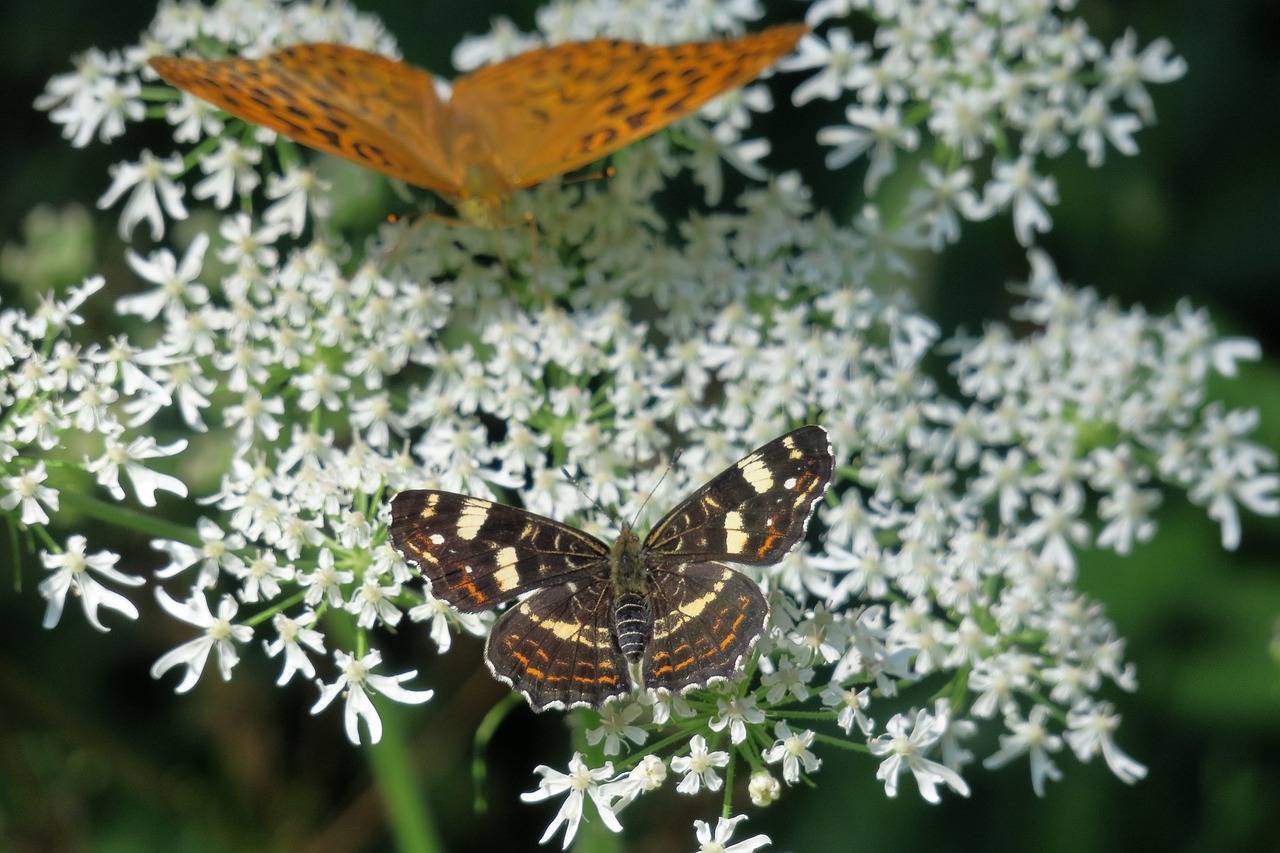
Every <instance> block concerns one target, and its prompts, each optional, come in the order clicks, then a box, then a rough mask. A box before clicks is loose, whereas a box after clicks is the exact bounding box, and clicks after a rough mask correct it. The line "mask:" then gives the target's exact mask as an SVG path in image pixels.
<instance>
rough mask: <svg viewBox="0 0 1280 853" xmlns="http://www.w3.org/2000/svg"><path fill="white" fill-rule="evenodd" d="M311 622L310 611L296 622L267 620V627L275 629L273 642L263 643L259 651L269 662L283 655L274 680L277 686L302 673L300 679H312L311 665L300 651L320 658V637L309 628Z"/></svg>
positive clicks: (313, 619) (278, 618)
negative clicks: (313, 653)
mask: <svg viewBox="0 0 1280 853" xmlns="http://www.w3.org/2000/svg"><path fill="white" fill-rule="evenodd" d="M315 622H316V614H315V611H314V610H308V611H306V612H304V613H303V614H302V615H300V616H299V617H298V618H297V619H292V618H290V617H288V616H286V615H285V614H283V613H277V614H276V615H275V616H272V617H271V625H272V626H273V627H274V628H275V629H276V635H277V636H276V639H274V640H263V641H262V648H263V650H264V651H266V653H267V657H269V658H273V657H275V656H277V655H278V654H280V653H281V652H284V668H283V669H282V670H281V672H280V677H279V678H277V679H276V684H277V685H278V686H283V685H285V684H288V683H289V680H290V679H291V678H293V674H294V673H295V672H300V673H302V677H303V678H309V679H310V678H315V677H316V668H315V665H314V664H312V663H311V658H310V657H308V656H307V651H306V649H304V648H303V646H306V648H307V649H311V651H313V652H315V653H316V654H319V655H322V654H324V634H322V633H320V632H319V631H317V630H315V629H314V628H312V627H311V626H312V625H314V624H315Z"/></svg>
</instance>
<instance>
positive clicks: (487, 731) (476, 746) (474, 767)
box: [471, 692, 522, 814]
mask: <svg viewBox="0 0 1280 853" xmlns="http://www.w3.org/2000/svg"><path fill="white" fill-rule="evenodd" d="M521 701H522V700H521V698H520V694H519V693H514V692H513V693H510V694H508V695H507V697H506V698H505V699H503V700H502V701H500V702H499V703H498V704H497V705H494V706H493V708H492V709H491V710H490V711H489V713H487V714H485V715H484V719H483V720H481V721H480V725H479V727H478V728H477V729H476V736H475V740H474V741H473V742H472V751H471V783H472V784H473V785H474V786H475V789H476V798H475V803H474V806H473V808H474V809H475V812H476V814H485V813H486V812H488V811H489V802H488V800H487V799H486V797H485V779H486V778H487V776H488V765H487V764H485V758H486V757H487V756H488V753H489V741H490V740H492V739H493V733H494V732H496V731H497V730H498V726H499V725H500V724H501V723H502V721H503V720H505V719H506V718H507V715H508V714H510V713H511V712H512V711H513V710H515V708H516V706H517V705H519V704H520V703H521Z"/></svg>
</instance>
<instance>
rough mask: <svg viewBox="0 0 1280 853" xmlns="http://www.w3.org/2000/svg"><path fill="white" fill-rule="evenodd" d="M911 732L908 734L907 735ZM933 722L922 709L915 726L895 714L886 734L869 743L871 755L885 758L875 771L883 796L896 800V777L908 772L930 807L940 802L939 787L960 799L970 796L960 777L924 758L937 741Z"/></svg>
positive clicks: (917, 715) (914, 723)
mask: <svg viewBox="0 0 1280 853" xmlns="http://www.w3.org/2000/svg"><path fill="white" fill-rule="evenodd" d="M908 729H910V731H908ZM940 734H941V733H940V731H939V729H938V727H937V726H936V721H935V720H934V719H933V718H931V717H930V716H929V712H928V711H925V710H924V709H921V710H920V711H918V712H917V713H916V717H915V720H914V722H913V721H911V720H909V719H908V718H907V717H905V716H903V715H902V714H895V715H894V716H893V718H892V719H891V720H889V725H888V726H887V727H886V733H885V734H883V735H880V736H879V737H877V738H875V739H873V740H872V741H870V742H869V743H868V744H867V746H868V747H869V748H870V749H871V754H872V755H877V756H886V758H885V760H884V761H883V762H881V763H880V767H879V768H878V769H877V770H876V778H877V779H880V780H882V781H883V782H884V792H885V794H886V795H888V796H890V797H896V796H898V776H899V775H900V774H901V772H902V771H903V769H906V770H909V771H911V773H912V775H914V776H915V778H916V784H917V785H918V786H919V787H920V796H922V797H924V798H925V799H926V800H927V801H929V802H931V803H937V802H940V801H941V799H942V797H941V796H940V795H939V794H938V785H939V784H945V785H946V786H947V787H949V788H950V789H951V790H953V791H955V792H956V793H957V794H959V795H960V796H962V797H967V796H969V785H968V783H966V782H965V781H964V779H963V778H962V777H961V776H960V774H959V773H957V772H956V771H954V770H952V769H951V768H950V767H947V766H946V765H945V764H939V763H938V762H936V761H931V760H929V759H928V758H926V757H925V753H926V752H928V751H929V750H930V749H931V748H932V747H933V746H934V745H935V744H937V742H938V739H939V737H940Z"/></svg>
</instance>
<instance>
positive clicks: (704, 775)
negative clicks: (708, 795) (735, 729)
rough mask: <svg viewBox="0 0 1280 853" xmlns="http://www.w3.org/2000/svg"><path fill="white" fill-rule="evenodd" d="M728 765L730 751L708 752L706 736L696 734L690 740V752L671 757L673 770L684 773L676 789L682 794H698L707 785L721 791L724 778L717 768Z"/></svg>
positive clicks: (710, 789)
mask: <svg viewBox="0 0 1280 853" xmlns="http://www.w3.org/2000/svg"><path fill="white" fill-rule="evenodd" d="M728 765H729V753H727V752H725V751H724V750H716V751H715V752H708V751H707V741H706V738H704V737H703V736H702V735H694V736H693V737H692V738H690V740H689V754H688V755H687V756H683V755H677V756H675V757H674V758H672V759H671V770H672V772H674V773H683V774H684V778H683V779H681V780H680V784H679V785H677V786H676V790H677V791H679V792H680V793H682V794H696V793H698V791H699V790H701V788H702V786H703V785H706V786H707V790H708V791H719V790H720V786H721V785H723V784H724V780H723V779H721V778H720V777H719V776H718V775H717V774H716V768H718V767H727V766H728Z"/></svg>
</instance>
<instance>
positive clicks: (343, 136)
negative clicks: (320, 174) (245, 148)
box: [148, 44, 466, 198]
mask: <svg viewBox="0 0 1280 853" xmlns="http://www.w3.org/2000/svg"><path fill="white" fill-rule="evenodd" d="M148 64H149V65H150V66H151V67H152V68H153V69H155V72H156V73H157V74H159V75H160V77H161V78H162V79H164V80H165V81H166V82H168V83H170V84H172V85H174V86H176V87H177V88H179V89H182V90H183V91H186V92H190V93H191V94H193V95H195V96H197V97H199V98H203V99H204V100H206V101H208V102H209V103H211V104H214V105H216V106H218V107H221V108H222V109H224V110H226V111H227V112H229V113H231V114H232V115H233V116H236V117H237V118H241V119H244V120H245V121H248V122H252V123H253V124H260V125H262V126H263V127H269V128H271V129H272V130H274V131H276V132H277V133H281V134H283V135H285V136H287V137H289V138H290V139H293V140H295V141H297V142H301V143H302V144H303V145H309V146H311V147H312V148H317V149H319V150H321V151H325V152H328V153H330V154H336V155H337V156H339V157H345V158H346V159H348V160H352V161H354V162H356V163H359V164H360V165H362V166H367V167H368V168H370V169H373V170H374V171H376V172H381V173H382V174H384V175H390V176H391V177H393V178H399V179H400V180H402V181H406V182H408V183H410V184H413V185H415V186H419V187H424V188H426V189H429V190H432V191H433V192H438V193H441V194H443V195H447V196H449V197H453V198H457V197H459V196H461V195H462V194H463V183H464V180H465V175H466V164H465V163H462V162H459V161H458V160H457V159H456V158H454V157H453V156H452V155H451V154H450V152H449V151H448V150H447V149H446V148H445V146H444V144H443V140H444V139H445V138H446V136H445V133H444V129H445V127H446V126H447V125H448V124H449V123H450V116H449V110H448V105H447V104H445V103H443V102H442V101H441V100H440V98H439V96H438V95H437V94H436V91H435V85H434V83H433V80H432V77H431V75H430V74H428V73H427V72H425V71H422V70H421V69H418V68H414V67H413V66H412V65H406V64H405V63H403V62H397V61H396V60H394V59H388V58H387V57H385V56H380V55H378V54H375V53H368V52H366V51H363V50H360V49H358V48H354V47H349V46H347V45H341V44H300V45H296V46H294V47H289V48H285V49H284V50H278V51H276V52H275V53H272V54H270V55H268V56H264V57H262V58H261V59H239V58H237V59H218V60H202V59H179V58H176V57H171V56H157V57H153V58H152V59H150V60H148Z"/></svg>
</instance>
